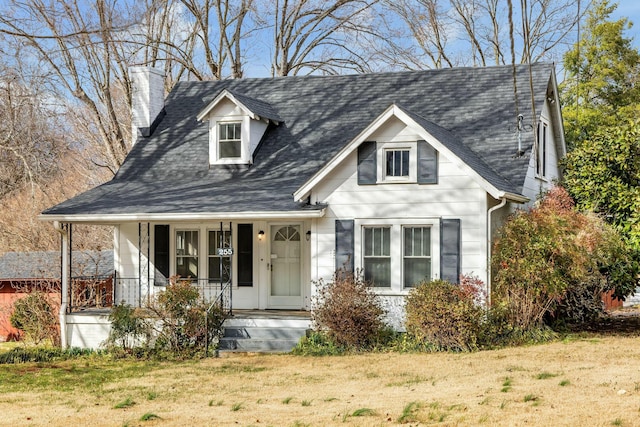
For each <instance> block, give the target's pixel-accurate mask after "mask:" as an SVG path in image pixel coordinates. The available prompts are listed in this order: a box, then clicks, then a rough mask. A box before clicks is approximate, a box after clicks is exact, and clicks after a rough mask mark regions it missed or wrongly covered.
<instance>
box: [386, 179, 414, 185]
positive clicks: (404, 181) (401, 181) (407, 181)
mask: <svg viewBox="0 0 640 427" xmlns="http://www.w3.org/2000/svg"><path fill="white" fill-rule="evenodd" d="M416 182H417V181H416V180H415V179H411V178H385V179H383V180H382V181H380V182H379V183H378V184H415V183H416Z"/></svg>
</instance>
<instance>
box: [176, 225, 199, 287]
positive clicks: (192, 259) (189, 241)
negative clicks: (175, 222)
mask: <svg viewBox="0 0 640 427" xmlns="http://www.w3.org/2000/svg"><path fill="white" fill-rule="evenodd" d="M198 241H199V240H198V231H197V230H177V231H176V274H177V275H178V276H180V277H182V278H191V279H197V278H198Z"/></svg>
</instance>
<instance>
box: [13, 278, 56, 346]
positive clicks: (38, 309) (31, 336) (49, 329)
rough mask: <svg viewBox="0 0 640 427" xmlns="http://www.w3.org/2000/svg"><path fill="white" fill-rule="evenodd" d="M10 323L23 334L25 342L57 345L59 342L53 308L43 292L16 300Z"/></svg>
mask: <svg viewBox="0 0 640 427" xmlns="http://www.w3.org/2000/svg"><path fill="white" fill-rule="evenodd" d="M10 321H11V325H12V326H13V327H14V328H16V329H20V330H21V331H23V332H24V333H25V338H26V339H27V341H31V342H33V343H34V344H41V343H43V342H46V341H49V342H50V343H51V344H53V345H57V344H58V343H59V342H60V334H59V332H58V322H57V318H56V313H55V308H54V305H53V304H52V303H51V301H50V298H49V295H47V294H46V293H45V292H42V291H34V292H32V293H30V294H29V295H27V296H26V297H24V298H20V299H18V300H16V302H15V303H14V304H13V313H12V314H11V317H10Z"/></svg>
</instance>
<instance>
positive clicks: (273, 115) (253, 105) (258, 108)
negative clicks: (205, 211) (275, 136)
mask: <svg viewBox="0 0 640 427" xmlns="http://www.w3.org/2000/svg"><path fill="white" fill-rule="evenodd" d="M228 92H229V93H230V94H231V95H233V96H234V97H235V98H236V99H237V100H238V101H240V102H241V103H242V104H243V105H244V106H245V107H247V108H248V109H249V110H251V112H253V113H254V114H257V115H258V116H260V117H263V118H265V119H269V120H273V121H274V122H281V121H282V119H281V118H280V116H279V115H278V113H277V112H276V110H275V109H274V108H273V106H272V105H271V104H269V103H268V102H264V101H260V100H259V99H254V98H251V97H249V96H244V95H242V94H241V93H237V92H234V91H230V90H229V91H228Z"/></svg>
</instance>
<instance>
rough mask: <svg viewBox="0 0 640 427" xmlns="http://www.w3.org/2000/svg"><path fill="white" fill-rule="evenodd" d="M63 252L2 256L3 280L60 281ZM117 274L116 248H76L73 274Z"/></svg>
mask: <svg viewBox="0 0 640 427" xmlns="http://www.w3.org/2000/svg"><path fill="white" fill-rule="evenodd" d="M60 265H61V261H60V251H36V252H8V253H6V254H4V255H2V256H0V280H40V279H49V280H60ZM110 274H113V251H112V250H103V251H74V252H73V254H72V267H71V275H72V276H73V277H84V276H107V275H110Z"/></svg>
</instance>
